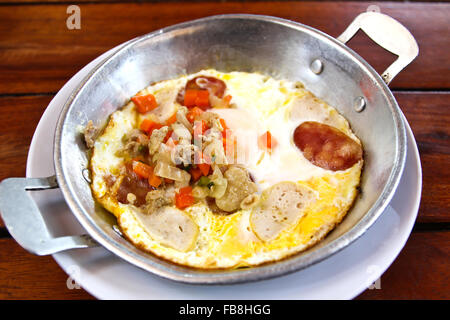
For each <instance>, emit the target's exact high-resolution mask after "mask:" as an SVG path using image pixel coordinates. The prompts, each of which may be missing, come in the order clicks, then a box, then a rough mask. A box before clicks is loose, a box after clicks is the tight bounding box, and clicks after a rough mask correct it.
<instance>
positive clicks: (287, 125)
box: [91, 70, 363, 269]
mask: <svg viewBox="0 0 450 320" xmlns="http://www.w3.org/2000/svg"><path fill="white" fill-rule="evenodd" d="M196 75H206V76H212V77H216V78H218V79H221V80H223V81H224V82H225V83H226V85H227V89H226V92H225V94H226V95H231V96H232V100H231V103H232V106H233V107H234V108H224V109H212V110H211V111H213V112H216V113H218V114H219V115H220V117H221V118H223V119H225V121H226V123H227V126H228V127H229V128H230V129H231V130H232V131H233V132H235V133H236V134H237V135H241V137H245V139H240V140H243V141H244V142H242V141H241V142H239V145H238V149H239V148H240V149H241V150H243V155H244V156H243V157H242V158H241V159H240V160H241V163H242V164H243V165H244V166H245V167H246V168H247V170H248V171H249V172H250V173H251V175H252V177H253V178H254V179H255V181H256V182H257V184H258V186H259V188H260V191H261V192H264V190H267V189H268V188H270V187H271V186H273V185H275V184H277V183H279V182H283V181H292V182H294V183H296V184H297V185H299V186H301V187H302V188H304V189H305V190H309V191H311V194H312V195H313V197H314V201H311V202H309V203H308V204H307V205H306V207H305V208H303V209H302V210H303V213H302V216H301V218H300V219H299V220H298V221H296V222H295V223H293V224H292V225H289V226H288V227H287V228H286V229H284V230H283V231H282V232H281V233H280V234H279V235H278V236H277V237H276V238H275V239H273V240H270V241H263V240H261V239H260V238H259V237H258V236H257V235H256V234H255V232H254V230H253V227H252V225H251V214H252V210H253V211H254V210H255V208H253V209H247V210H240V211H238V212H235V213H233V214H229V215H220V214H216V213H213V212H212V211H211V210H210V209H209V207H208V205H207V204H206V203H204V202H198V203H196V204H194V205H193V206H191V207H188V208H186V209H185V210H184V213H185V214H186V215H187V216H188V217H189V218H190V219H192V221H193V222H194V223H195V225H196V226H197V233H196V238H195V241H194V242H193V244H192V246H190V248H189V249H187V250H184V251H182V250H177V249H175V248H173V247H170V246H167V245H165V244H163V243H162V242H161V241H160V240H158V239H157V237H155V236H152V235H151V234H150V233H149V232H148V230H147V229H146V228H145V226H144V225H143V224H142V220H141V219H139V214H138V213H137V210H136V208H135V207H134V206H132V205H130V204H122V203H119V202H117V200H116V199H115V198H114V197H113V196H112V195H111V194H110V193H109V191H108V187H107V183H106V181H105V176H107V175H108V174H113V175H114V174H117V172H118V170H119V166H120V164H121V163H122V162H123V161H124V159H123V158H121V157H120V156H118V155H117V152H118V151H119V150H120V149H121V148H123V142H122V139H121V138H122V137H123V136H124V135H125V134H126V133H127V132H129V131H130V130H131V129H133V128H138V127H139V124H140V122H141V121H142V120H143V119H144V118H151V119H153V120H155V121H159V122H163V121H164V120H166V119H167V118H169V117H170V116H171V115H172V114H173V113H174V111H175V110H176V109H177V108H178V107H179V105H178V104H177V103H176V102H175V97H176V94H177V92H178V91H179V90H180V88H182V87H183V86H184V85H185V83H186V81H187V80H188V79H190V78H193V77H194V76H196ZM141 93H143V94H144V93H152V94H154V95H155V97H156V99H157V101H158V105H159V107H158V108H156V109H155V110H153V111H151V112H149V113H148V114H145V115H141V114H138V113H137V112H136V111H135V107H134V104H133V103H132V102H130V103H128V104H127V105H125V106H124V107H123V108H122V109H120V110H118V111H116V112H114V113H113V114H112V115H111V118H110V120H109V122H108V125H107V127H106V128H105V129H104V131H103V133H102V135H101V136H100V137H99V138H97V140H96V142H95V146H94V150H93V155H92V158H91V173H92V185H91V187H92V191H93V194H94V196H95V198H96V200H97V201H98V202H99V203H100V204H102V205H103V206H104V207H105V208H106V209H107V210H109V211H110V212H112V213H113V214H114V215H115V216H116V218H117V221H118V224H119V226H120V227H121V230H122V232H123V233H124V235H125V236H126V238H128V239H129V240H130V241H131V242H132V243H134V244H135V245H136V246H137V247H139V248H141V249H142V250H145V251H148V252H151V253H153V254H155V255H157V256H159V257H162V258H164V259H167V260H169V261H172V262H175V263H178V264H181V265H186V266H190V267H195V268H204V269H208V268H238V267H246V266H254V265H258V264H261V263H266V262H270V261H277V260H280V259H282V258H285V257H287V256H289V255H292V254H294V253H297V252H300V251H302V250H305V249H306V248H308V247H310V246H312V245H313V244H315V243H317V242H318V241H320V240H321V239H323V237H325V235H326V234H327V233H328V232H329V231H331V230H332V229H333V228H334V227H335V226H336V225H337V224H338V223H339V222H340V221H341V220H342V219H343V217H344V216H345V214H346V213H347V212H348V210H349V209H350V207H351V205H352V203H353V201H354V200H355V198H356V196H357V187H358V186H359V183H360V175H361V170H362V165H363V161H362V160H361V161H359V162H358V163H356V164H355V165H354V166H353V167H351V168H349V169H347V170H344V171H330V170H326V169H323V168H320V167H317V166H315V165H313V164H312V163H310V162H309V161H308V160H307V159H305V157H304V156H303V154H302V152H301V151H300V150H299V149H298V148H297V147H296V146H295V144H294V142H293V138H292V135H293V131H294V129H295V128H296V127H297V126H298V125H299V124H300V123H302V122H304V121H311V120H312V121H318V122H322V123H326V124H328V125H331V126H333V127H336V128H337V129H339V130H341V131H342V132H344V133H345V134H347V135H348V136H350V137H351V138H352V139H354V140H355V141H357V142H358V143H360V142H359V140H358V138H357V137H356V136H355V135H354V134H353V132H352V131H351V129H350V126H349V124H348V122H347V121H346V120H345V119H344V118H343V117H342V116H341V115H340V114H339V113H338V112H337V111H336V110H335V109H334V108H332V107H330V106H328V105H327V104H326V103H325V102H323V101H321V100H319V99H317V98H315V97H314V96H312V94H311V93H309V92H308V91H307V90H305V89H304V88H303V86H302V85H301V84H300V83H296V82H291V81H286V80H276V79H273V78H271V77H268V76H265V75H261V74H258V73H244V72H231V73H221V72H218V71H215V70H203V71H201V72H199V73H197V74H193V75H189V76H183V77H180V78H178V79H174V80H167V81H162V82H159V83H157V84H154V85H152V86H149V87H148V88H146V89H144V90H143V91H142V92H141ZM266 131H270V132H271V133H272V135H273V137H274V138H275V139H276V140H277V142H278V146H277V148H275V149H274V151H273V152H272V153H268V152H265V151H263V150H259V149H258V148H257V147H256V148H255V146H256V143H255V142H254V141H255V140H254V139H256V138H255V137H257V136H259V135H261V134H262V133H264V132H266ZM245 141H247V142H249V143H245Z"/></svg>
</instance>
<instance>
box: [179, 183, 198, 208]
mask: <svg viewBox="0 0 450 320" xmlns="http://www.w3.org/2000/svg"><path fill="white" fill-rule="evenodd" d="M193 204H194V197H193V196H192V187H190V186H188V187H184V188H181V189H180V191H179V192H177V193H176V194H175V205H176V206H177V208H178V209H185V208H187V207H189V206H191V205H193Z"/></svg>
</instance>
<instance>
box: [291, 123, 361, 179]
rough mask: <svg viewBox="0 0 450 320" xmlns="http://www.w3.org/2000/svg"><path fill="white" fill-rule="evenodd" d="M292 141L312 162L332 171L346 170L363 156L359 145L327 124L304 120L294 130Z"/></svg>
mask: <svg viewBox="0 0 450 320" xmlns="http://www.w3.org/2000/svg"><path fill="white" fill-rule="evenodd" d="M294 143H295V145H296V146H297V147H298V148H299V149H300V150H301V151H302V152H303V155H304V156H305V158H306V159H308V160H309V161H310V162H311V163H312V164H314V165H316V166H318V167H321V168H324V169H327V170H332V171H339V170H346V169H348V168H351V167H352V166H353V165H354V164H355V163H357V162H358V161H360V160H361V159H362V156H363V151H362V147H361V145H359V144H358V143H357V142H356V141H355V140H353V139H352V138H350V137H349V136H347V135H346V134H345V133H343V132H342V131H340V130H338V129H336V128H334V127H331V126H329V125H326V124H323V123H320V122H315V121H306V122H303V123H302V124H301V125H299V126H298V127H297V128H296V129H295V131H294Z"/></svg>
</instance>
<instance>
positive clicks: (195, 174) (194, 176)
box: [189, 167, 202, 182]
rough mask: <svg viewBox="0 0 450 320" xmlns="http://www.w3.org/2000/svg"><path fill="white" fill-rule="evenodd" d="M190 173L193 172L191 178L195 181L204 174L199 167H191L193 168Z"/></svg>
mask: <svg viewBox="0 0 450 320" xmlns="http://www.w3.org/2000/svg"><path fill="white" fill-rule="evenodd" d="M189 173H190V174H191V178H192V180H193V181H194V182H195V181H197V180H198V179H200V177H201V176H202V171H201V170H200V168H199V167H196V168H191V170H189Z"/></svg>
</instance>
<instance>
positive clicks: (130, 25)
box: [0, 2, 450, 93]
mask: <svg viewBox="0 0 450 320" xmlns="http://www.w3.org/2000/svg"><path fill="white" fill-rule="evenodd" d="M372 4H373V3H372V2H345V3H340V2H252V3H247V2H245V3H244V2H225V3H214V2H208V3H109V4H92V3H86V4H82V3H80V4H79V5H80V8H81V30H68V29H67V28H66V19H67V17H68V15H67V13H66V8H67V4H60V5H57V4H51V5H48V4H44V5H32V6H30V5H17V6H13V7H11V6H9V5H6V6H0V19H1V20H2V21H3V23H2V24H1V25H0V93H24V92H34V93H37V92H56V91H57V90H58V89H59V88H60V87H61V86H62V85H63V84H64V82H66V81H67V80H68V79H69V78H70V77H71V76H72V75H73V74H75V73H76V72H77V71H78V70H79V69H80V68H81V67H83V66H84V65H86V64H87V63H88V62H89V61H91V60H92V59H94V58H95V57H97V56H98V55H100V54H101V53H103V52H105V51H106V50H108V49H110V48H112V47H114V46H116V45H118V44H120V43H122V42H124V41H126V40H129V39H131V38H133V37H136V36H139V35H142V34H145V33H148V32H150V31H154V30H156V29H159V28H161V27H165V26H168V25H172V24H175V23H179V22H183V21H187V20H192V19H196V18H200V17H204V16H209V15H214V14H220V13H252V14H267V15H274V16H279V17H283V18H287V19H291V20H295V21H298V22H301V23H304V24H307V25H310V26H312V27H315V28H317V29H319V30H322V31H324V32H326V33H329V34H331V35H332V36H338V35H339V34H340V33H341V32H342V31H343V30H344V29H345V28H346V26H347V25H348V24H349V23H350V22H351V21H352V20H353V18H354V17H355V16H356V15H357V14H358V13H360V12H363V11H365V10H366V9H367V8H368V6H369V5H372ZM378 6H379V7H380V9H381V12H383V13H386V14H389V15H391V16H392V17H394V18H396V19H398V20H399V21H401V22H402V23H403V24H404V25H405V26H406V27H408V28H409V29H410V30H411V32H412V33H413V34H414V36H415V37H416V39H417V41H418V42H419V45H420V48H421V53H420V56H419V57H418V58H417V60H416V61H414V62H413V64H411V65H410V66H409V67H408V68H407V69H406V70H405V71H404V72H402V73H401V74H400V75H399V76H398V77H397V78H396V79H395V80H394V81H393V83H392V87H393V88H450V77H448V70H449V69H450V58H449V55H448V54H447V51H448V48H449V47H450V38H449V37H442V36H440V35H443V34H448V31H449V26H448V19H447V17H448V16H449V15H450V4H423V3H390V2H388V3H378ZM12 8H14V9H12ZM11 10H14V12H15V14H11ZM330 17H332V18H330ZM349 45H350V47H352V48H354V49H355V50H356V51H357V52H359V53H360V54H361V55H362V56H363V57H364V58H366V59H367V60H368V61H369V62H370V63H371V64H372V65H373V66H374V67H375V69H377V70H378V71H382V70H383V69H384V68H385V67H386V66H387V65H389V64H390V63H391V62H392V61H393V57H392V55H391V54H388V53H385V52H382V50H381V49H378V48H377V47H376V46H375V45H374V44H373V43H371V41H370V40H368V39H367V38H366V37H362V36H357V37H356V38H355V39H353V40H351V41H350V44H349Z"/></svg>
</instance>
